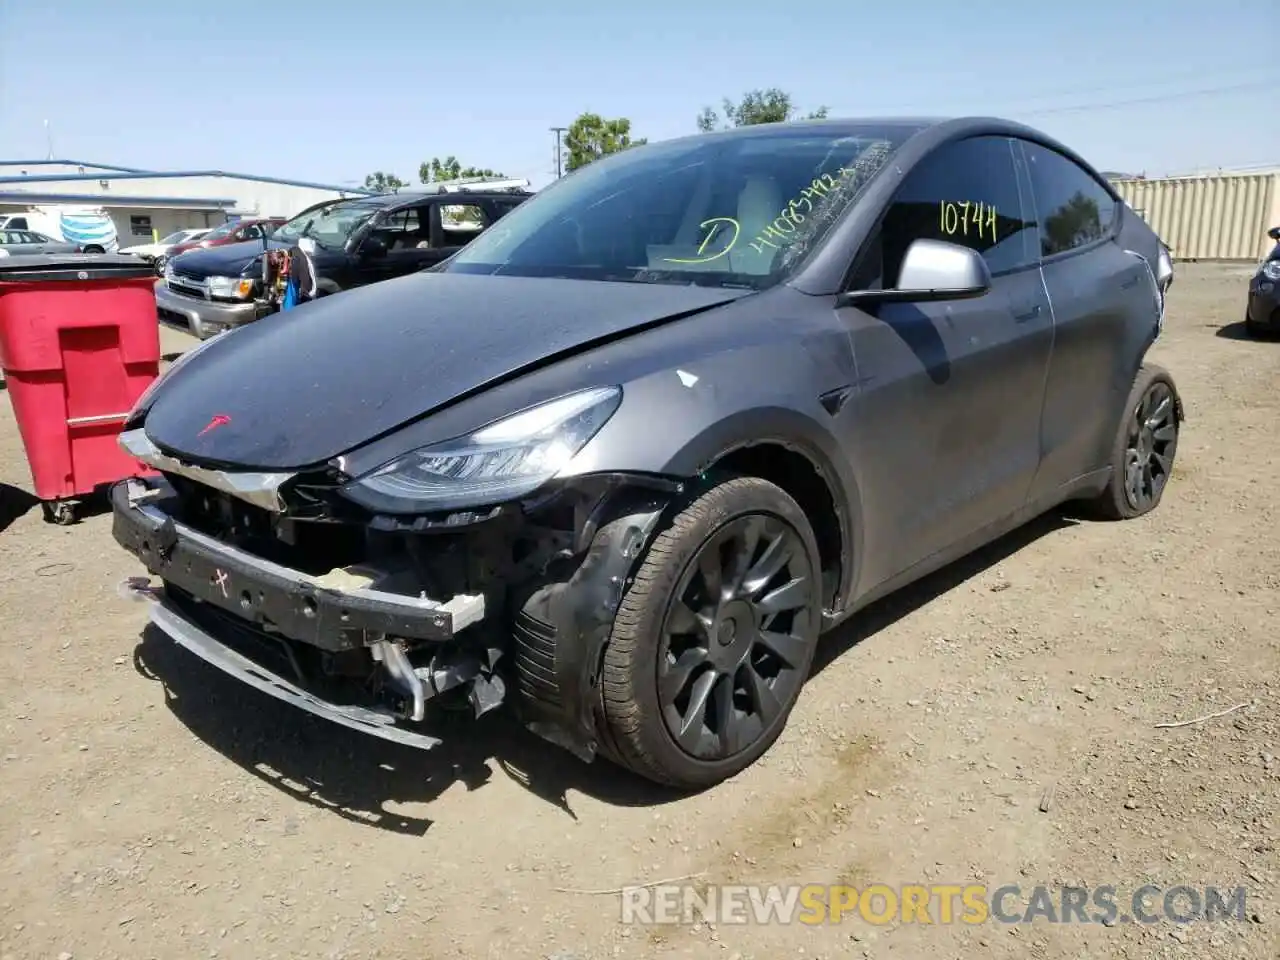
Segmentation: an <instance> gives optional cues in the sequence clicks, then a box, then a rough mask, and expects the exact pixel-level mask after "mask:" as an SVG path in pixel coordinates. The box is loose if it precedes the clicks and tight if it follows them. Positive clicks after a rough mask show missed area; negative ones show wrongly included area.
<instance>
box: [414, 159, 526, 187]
mask: <svg viewBox="0 0 1280 960" xmlns="http://www.w3.org/2000/svg"><path fill="white" fill-rule="evenodd" d="M505 176H506V175H505V174H502V173H498V172H497V171H496V170H490V169H489V168H488V167H483V168H482V167H464V166H463V165H462V164H461V163H460V162H459V161H458V158H457V157H455V156H453V155H452V154H451V155H450V156H447V157H445V158H444V159H443V160H441V159H440V158H439V157H432V158H431V159H430V160H427V161H424V162H423V163H422V164H421V166H419V167H418V179H419V180H421V181H422V182H423V183H426V184H432V183H437V182H439V181H441V180H462V179H464V178H470V177H505Z"/></svg>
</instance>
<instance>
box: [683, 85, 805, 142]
mask: <svg viewBox="0 0 1280 960" xmlns="http://www.w3.org/2000/svg"><path fill="white" fill-rule="evenodd" d="M723 109H724V122H723V124H722V123H721V118H720V114H718V113H716V111H715V110H714V109H713V108H711V107H703V109H702V112H701V113H700V114H698V129H699V130H701V131H702V132H703V133H710V132H711V131H712V130H714V129H716V127H718V126H719V127H721V129H724V130H728V129H729V128H731V127H747V126H751V125H753V124H757V123H785V122H786V121H788V120H795V119H798V118H797V116H796V113H797V111H796V108H795V105H794V104H792V102H791V94H789V93H787V92H786V91H785V90H779V89H778V88H777V87H770V88H769V89H768V90H749V91H747V92H746V93H745V94H743V97H742V100H741V101H739V102H738V103H734V102H733V101H732V100H730V99H729V98H728V97H725V99H724V108H723ZM826 116H827V108H826V107H819V108H818V109H817V110H815V111H813V112H812V113H810V114H806V115H805V116H804V118H803V119H805V120H822V119H824V118H825V117H826Z"/></svg>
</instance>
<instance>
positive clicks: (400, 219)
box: [371, 207, 431, 253]
mask: <svg viewBox="0 0 1280 960" xmlns="http://www.w3.org/2000/svg"><path fill="white" fill-rule="evenodd" d="M371 236H373V237H376V238H377V239H379V240H381V241H382V242H383V243H384V244H386V246H387V250H388V252H390V253H395V252H397V251H400V250H416V249H418V248H419V247H428V246H430V245H431V237H430V232H429V230H428V227H427V221H426V219H425V217H424V216H423V215H422V211H421V210H420V209H419V208H418V207H408V208H407V209H404V210H397V211H395V212H394V213H390V214H387V216H386V217H385V218H384V219H383V220H382V222H381V223H379V224H378V225H377V226H376V227H374V229H373V231H372V233H371Z"/></svg>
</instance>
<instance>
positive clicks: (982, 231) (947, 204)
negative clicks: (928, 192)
mask: <svg viewBox="0 0 1280 960" xmlns="http://www.w3.org/2000/svg"><path fill="white" fill-rule="evenodd" d="M938 227H939V228H940V229H941V231H942V233H943V234H944V235H945V236H948V237H954V236H956V235H957V234H959V235H960V236H962V237H968V236H976V237H977V238H978V239H979V240H982V239H985V238H986V235H987V234H988V233H989V234H990V238H991V242H992V243H995V242H996V208H995V207H994V206H992V205H991V204H985V203H980V202H979V203H975V202H973V201H970V200H961V201H959V202H954V201H949V200H943V201H942V202H940V203H939V204H938Z"/></svg>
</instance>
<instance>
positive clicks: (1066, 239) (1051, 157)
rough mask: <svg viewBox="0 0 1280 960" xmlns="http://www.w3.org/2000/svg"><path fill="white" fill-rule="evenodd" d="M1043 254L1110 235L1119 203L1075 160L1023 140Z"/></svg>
mask: <svg viewBox="0 0 1280 960" xmlns="http://www.w3.org/2000/svg"><path fill="white" fill-rule="evenodd" d="M1022 147H1023V151H1024V153H1025V155H1026V158H1027V172H1028V175H1029V176H1030V178H1031V189H1032V191H1033V193H1034V195H1035V205H1036V213H1037V221H1038V224H1037V225H1038V228H1039V252H1040V256H1042V257H1053V256H1057V255H1058V254H1062V253H1069V252H1070V251H1072V250H1077V249H1079V248H1080V247H1086V246H1088V245H1089V244H1092V243H1096V242H1097V241H1099V240H1102V239H1104V238H1106V237H1109V236H1110V235H1111V232H1112V229H1113V228H1114V227H1115V222H1116V213H1117V210H1118V207H1119V204H1118V203H1117V201H1116V199H1115V197H1113V196H1112V195H1111V193H1110V191H1109V190H1107V188H1106V187H1104V186H1103V185H1102V184H1101V183H1099V182H1098V181H1097V180H1096V179H1094V177H1093V175H1092V174H1091V173H1089V171H1087V170H1085V169H1084V168H1083V167H1081V166H1080V165H1079V164H1077V163H1076V162H1075V161H1074V160H1069V159H1068V158H1067V157H1064V156H1063V155H1062V154H1060V153H1058V152H1057V151H1056V150H1050V149H1049V148H1048V147H1044V146H1041V145H1040V144H1038V143H1027V142H1024V143H1023V144H1022Z"/></svg>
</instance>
